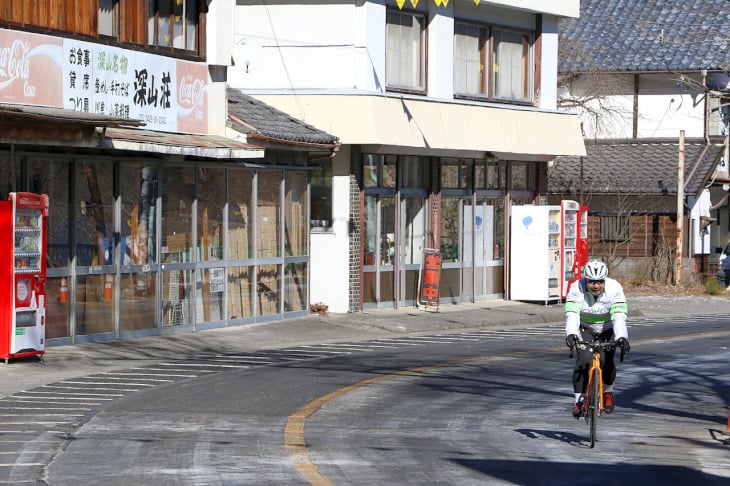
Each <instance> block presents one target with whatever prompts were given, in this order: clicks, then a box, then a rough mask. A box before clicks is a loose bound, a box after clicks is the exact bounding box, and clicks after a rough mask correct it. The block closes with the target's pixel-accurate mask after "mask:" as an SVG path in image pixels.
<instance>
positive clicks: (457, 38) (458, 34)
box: [454, 22, 489, 96]
mask: <svg viewBox="0 0 730 486" xmlns="http://www.w3.org/2000/svg"><path fill="white" fill-rule="evenodd" d="M486 44H487V28H486V27H484V26H481V25H476V24H468V23H464V22H456V23H455V25H454V93H456V94H462V95H471V96H486V95H487V79H488V78H487V76H486V72H485V69H484V68H485V66H486V64H487V62H488V59H489V54H488V52H486V47H485V46H486Z"/></svg>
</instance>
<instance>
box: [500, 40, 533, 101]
mask: <svg viewBox="0 0 730 486" xmlns="http://www.w3.org/2000/svg"><path fill="white" fill-rule="evenodd" d="M502 32H504V33H510V34H515V35H519V36H521V37H522V42H521V45H522V53H521V63H520V64H521V67H522V71H521V72H522V77H521V80H520V85H521V96H520V97H516V96H506V95H504V94H502V93H499V92H498V91H500V90H501V88H500V83H501V81H500V80H499V72H500V68H499V66H500V57H504V56H500V46H501V45H502V43H501V42H500V41H499V40H497V37H498V36H499V33H502ZM536 38H537V36H536V33H535V32H534V31H527V30H524V29H517V28H512V27H504V26H492V27H491V28H490V36H489V39H490V55H491V63H490V98H492V99H494V100H503V101H510V102H518V103H533V102H534V100H535V94H534V91H535V90H534V84H535V79H536V73H535V42H536ZM505 42H506V40H505ZM515 44H516V43H515ZM505 56H506V54H505ZM511 86H512V87H514V83H511Z"/></svg>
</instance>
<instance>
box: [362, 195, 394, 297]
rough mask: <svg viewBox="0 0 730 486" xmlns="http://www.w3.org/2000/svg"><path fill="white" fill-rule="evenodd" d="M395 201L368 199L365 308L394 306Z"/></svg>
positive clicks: (364, 226)
mask: <svg viewBox="0 0 730 486" xmlns="http://www.w3.org/2000/svg"><path fill="white" fill-rule="evenodd" d="M395 202H396V199H395V197H393V196H382V195H377V194H374V195H366V196H365V209H364V212H363V213H364V214H363V239H362V244H363V287H362V296H363V297H362V298H363V308H365V309H368V308H371V309H372V308H377V307H393V306H394V304H395V288H394V287H395V286H394V284H395V280H394V273H395V263H396V261H395V259H396V240H395V234H396V224H395V216H396V205H395Z"/></svg>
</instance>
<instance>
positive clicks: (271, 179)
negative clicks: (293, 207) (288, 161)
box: [256, 171, 282, 258]
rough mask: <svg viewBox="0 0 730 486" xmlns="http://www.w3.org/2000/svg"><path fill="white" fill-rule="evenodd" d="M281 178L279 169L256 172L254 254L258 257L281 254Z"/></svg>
mask: <svg viewBox="0 0 730 486" xmlns="http://www.w3.org/2000/svg"><path fill="white" fill-rule="evenodd" d="M281 180H282V173H281V172H279V171H261V172H259V173H258V201H257V207H256V212H257V218H256V233H257V234H258V241H256V256H258V257H259V258H267V257H278V256H281V230H280V223H281V220H280V217H281Z"/></svg>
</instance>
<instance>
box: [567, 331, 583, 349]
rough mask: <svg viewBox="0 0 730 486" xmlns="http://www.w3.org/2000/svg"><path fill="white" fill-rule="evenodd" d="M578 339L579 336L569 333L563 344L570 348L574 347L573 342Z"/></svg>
mask: <svg viewBox="0 0 730 486" xmlns="http://www.w3.org/2000/svg"><path fill="white" fill-rule="evenodd" d="M579 340H580V338H579V337H578V336H577V335H576V334H571V335H570V336H568V337H566V338H565V345H566V346H568V347H569V348H570V349H573V348H574V347H575V344H576V343H577V342H578V341H579Z"/></svg>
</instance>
